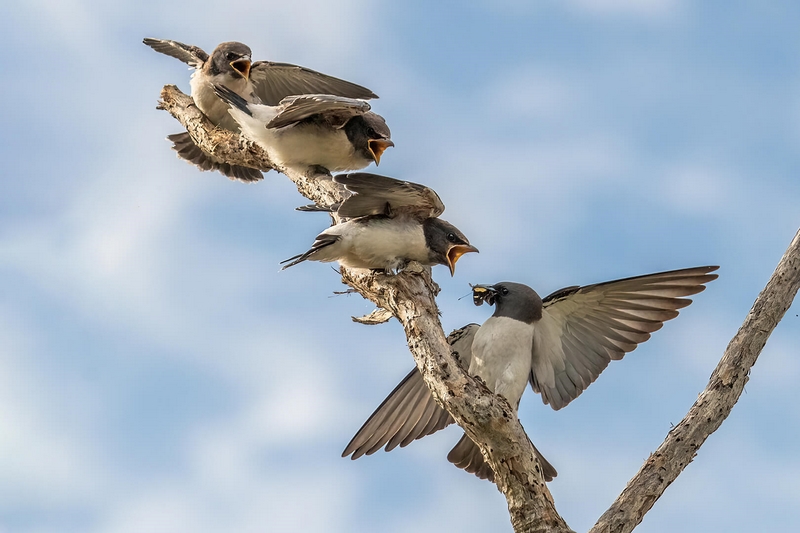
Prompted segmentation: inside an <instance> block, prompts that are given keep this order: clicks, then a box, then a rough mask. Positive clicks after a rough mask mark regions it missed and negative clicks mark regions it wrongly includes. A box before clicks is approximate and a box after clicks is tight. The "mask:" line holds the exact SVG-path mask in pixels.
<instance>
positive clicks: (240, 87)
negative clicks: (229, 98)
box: [189, 70, 254, 131]
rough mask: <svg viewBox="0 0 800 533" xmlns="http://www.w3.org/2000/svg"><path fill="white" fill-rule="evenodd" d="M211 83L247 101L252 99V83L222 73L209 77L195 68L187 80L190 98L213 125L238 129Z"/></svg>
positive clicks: (232, 129)
mask: <svg viewBox="0 0 800 533" xmlns="http://www.w3.org/2000/svg"><path fill="white" fill-rule="evenodd" d="M213 83H217V84H219V85H224V86H226V87H228V88H229V89H230V90H232V91H233V92H235V93H236V94H238V95H239V96H241V97H242V98H244V99H245V100H247V101H248V102H250V101H253V99H254V94H253V86H252V84H251V83H250V82H249V81H248V80H246V79H244V78H233V77H232V76H225V75H222V74H220V75H217V76H215V77H212V78H209V77H208V76H205V75H203V74H202V71H200V70H196V71H195V72H194V73H193V74H192V79H191V80H190V81H189V85H190V86H191V89H192V98H193V99H194V103H195V104H196V105H197V108H198V109H200V111H202V112H203V114H204V115H205V116H207V117H208V119H209V120H210V121H211V122H213V123H214V124H215V125H217V126H219V127H221V128H225V129H227V130H231V131H238V130H239V126H238V124H237V123H236V121H235V120H233V118H232V117H231V115H230V114H229V113H228V104H226V103H225V102H223V101H222V100H221V99H220V98H219V97H218V96H217V95H216V94H215V93H214V87H213V86H212V84H213Z"/></svg>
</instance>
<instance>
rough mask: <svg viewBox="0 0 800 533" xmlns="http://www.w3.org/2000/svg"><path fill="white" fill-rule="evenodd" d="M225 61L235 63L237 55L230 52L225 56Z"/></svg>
mask: <svg viewBox="0 0 800 533" xmlns="http://www.w3.org/2000/svg"><path fill="white" fill-rule="evenodd" d="M225 59H227V60H228V61H233V60H234V59H236V54H234V53H233V52H228V53H227V54H225Z"/></svg>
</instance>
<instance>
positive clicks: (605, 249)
mask: <svg viewBox="0 0 800 533" xmlns="http://www.w3.org/2000/svg"><path fill="white" fill-rule="evenodd" d="M192 5H195V6H197V7H198V9H197V10H196V12H194V13H187V12H186V11H185V6H186V3H184V2H181V3H164V2H115V3H107V2H99V1H81V0H59V1H55V0H37V1H36V2H15V1H12V2H11V3H10V4H7V5H6V6H4V9H3V11H4V12H5V14H4V16H3V17H0V30H2V31H0V43H2V46H3V49H4V50H5V51H6V53H4V54H2V55H0V67H2V74H0V84H2V88H3V94H4V95H5V98H3V99H2V103H0V106H2V113H3V117H4V124H5V127H4V128H2V129H1V130H0V150H2V155H3V160H4V162H5V176H6V177H5V179H4V180H3V185H2V194H0V472H3V475H2V476H0V532H2V533H17V532H20V533H22V532H25V533H28V532H31V533H33V532H36V533H40V532H59V533H69V532H82V533H85V532H90V533H127V532H131V533H132V532H141V531H151V532H185V531H192V532H197V533H206V532H222V531H225V532H228V531H237V532H250V531H309V532H317V531H320V532H321V531H325V532H348V533H352V532H373V531H385V532H401V531H409V530H413V531H419V532H425V531H457V530H461V531H510V530H511V528H510V525H509V523H508V517H507V512H506V507H505V501H504V499H503V497H502V495H501V494H500V493H498V492H497V490H496V489H495V488H494V486H493V485H491V484H489V483H487V482H485V481H480V480H478V479H477V478H474V477H472V476H470V475H468V474H465V473H464V472H462V471H460V470H458V469H456V468H454V467H453V466H452V465H450V464H449V463H448V462H447V461H446V460H445V456H446V454H447V451H448V450H449V449H450V447H451V446H452V445H453V444H454V443H455V442H456V440H457V439H458V436H459V434H458V431H457V429H456V428H451V429H449V430H447V431H443V432H440V433H439V434H437V435H434V436H432V437H428V438H426V439H424V440H422V441H420V442H416V443H414V444H413V445H411V446H409V447H408V448H405V449H402V450H396V451H394V452H392V453H391V454H386V453H383V452H381V453H379V454H376V455H374V456H372V457H367V458H363V459H360V460H358V461H355V462H352V461H350V460H345V459H341V458H340V457H339V454H340V453H341V450H342V449H343V448H344V446H345V444H346V443H347V442H348V441H349V439H350V437H351V436H352V435H353V433H354V432H355V431H356V430H357V429H358V428H359V426H360V425H361V423H362V422H363V421H364V420H365V419H366V417H367V416H368V415H369V414H370V413H371V412H372V410H373V409H374V408H375V407H376V406H377V405H378V404H379V403H380V401H381V400H382V399H383V398H384V396H385V395H386V394H387V393H388V392H389V391H391V390H392V388H393V387H394V386H395V385H396V383H397V382H398V381H399V380H400V379H401V378H402V377H403V376H404V375H405V373H406V372H407V371H408V369H409V368H410V367H411V365H412V364H413V362H412V359H411V356H410V355H409V354H408V352H407V349H406V347H405V343H404V336H403V334H402V331H401V329H400V328H399V326H398V325H397V324H395V323H392V324H388V325H383V326H378V327H365V326H360V325H356V324H354V323H352V322H351V320H350V316H352V315H359V314H364V313H366V312H369V311H370V310H371V307H370V305H368V304H367V303H366V302H365V301H363V300H362V299H361V298H360V297H358V296H334V295H333V294H332V293H333V291H338V290H341V289H343V287H342V285H341V284H340V283H339V278H338V276H337V275H336V274H335V273H334V272H333V271H332V270H331V269H330V267H329V266H327V265H322V264H316V263H314V264H303V265H300V266H298V267H295V268H293V269H291V270H288V271H285V272H278V268H279V265H278V262H279V261H280V260H282V259H285V258H287V257H290V256H292V255H294V254H296V253H299V252H301V251H303V250H305V249H306V248H307V246H308V245H309V244H310V243H311V241H312V240H313V237H314V236H315V235H316V234H317V233H318V232H319V231H321V230H322V229H323V228H324V227H325V225H326V224H327V219H326V218H325V217H324V216H322V215H313V214H306V213H297V212H295V211H293V208H294V207H295V206H297V205H301V204H303V203H305V201H304V199H303V198H301V197H300V196H299V195H298V194H297V193H296V191H295V190H294V188H293V186H292V185H291V184H290V183H289V182H288V180H286V179H285V178H283V177H282V176H279V175H277V174H275V173H270V174H267V175H266V176H265V179H264V180H263V181H262V182H260V183H258V184H256V185H245V184H241V183H237V182H231V181H228V180H226V179H225V178H223V177H222V176H220V175H218V174H211V173H200V172H198V171H196V170H195V169H194V168H193V167H191V166H189V165H187V164H186V163H183V162H182V161H179V160H178V159H177V158H176V157H175V156H174V154H173V153H172V152H171V150H169V145H168V143H167V142H166V141H165V140H164V137H165V136H166V135H167V134H170V133H174V132H177V131H179V130H180V126H179V125H178V124H177V122H175V121H174V120H173V119H172V118H171V117H169V116H168V115H167V114H166V113H164V112H160V111H157V110H156V109H155V105H156V101H157V99H158V94H159V91H160V88H161V86H162V85H164V84H165V83H176V84H178V85H179V86H180V87H181V88H183V89H184V90H185V91H188V75H189V73H188V71H187V70H186V69H185V68H184V65H182V64H180V63H179V62H178V61H176V60H174V59H172V58H169V57H166V56H162V55H160V54H156V53H154V52H153V51H152V50H150V49H149V48H147V47H146V46H144V45H142V44H141V39H142V38H143V37H146V36H149V37H161V38H169V39H176V40H179V41H183V42H186V43H192V44H196V45H199V46H202V47H203V48H205V49H206V50H209V51H210V50H211V49H212V48H213V47H214V46H215V45H216V44H217V43H218V42H221V41H224V40H240V41H243V42H246V43H248V44H249V45H250V46H251V48H252V49H253V54H254V58H256V59H261V58H263V59H273V60H277V61H286V62H292V63H297V64H301V65H305V66H309V67H311V68H315V69H317V70H320V71H323V72H327V73H330V74H333V75H337V76H340V77H343V78H346V79H350V80H352V81H355V82H357V83H361V84H363V85H366V86H368V87H370V88H371V89H373V90H374V91H375V92H377V93H378V94H379V95H381V99H380V100H378V101H376V102H375V103H374V109H375V110H376V111H377V112H379V113H381V114H382V115H383V116H385V117H386V119H387V121H388V123H389V125H390V127H391V128H392V133H393V138H394V141H395V143H396V147H395V148H393V149H391V150H390V151H388V152H387V153H386V154H385V157H384V159H383V163H382V165H381V167H380V169H379V170H380V172H381V173H385V174H387V175H390V176H395V177H398V178H403V179H408V180H412V181H418V182H423V183H426V184H428V185H430V186H432V187H433V188H435V189H436V190H437V191H438V192H439V194H440V196H441V197H442V199H443V201H444V202H445V204H446V205H447V211H446V213H445V218H446V219H447V220H449V221H450V222H453V223H454V224H456V225H457V226H458V227H459V228H460V229H461V230H463V231H464V233H465V234H466V235H467V236H468V237H469V238H470V240H471V242H472V243H473V244H475V245H476V246H478V247H479V248H480V249H481V253H480V254H479V255H475V254H472V255H470V256H466V257H464V258H463V259H462V261H461V262H460V263H459V269H458V272H457V273H456V276H455V277H454V278H452V279H451V278H449V276H448V275H447V272H446V269H444V268H443V267H437V268H435V269H434V277H435V279H436V280H437V281H438V282H439V283H440V284H441V286H442V293H441V295H440V296H439V304H440V307H441V310H442V322H443V324H444V326H445V328H446V329H447V330H448V331H449V330H451V329H453V328H455V327H460V326H461V325H463V324H465V323H467V322H482V321H483V320H485V318H486V317H487V316H488V313H489V312H490V310H489V309H488V308H486V307H482V308H476V307H474V306H473V305H472V304H471V301H470V299H469V298H465V299H461V300H459V297H461V296H463V295H464V294H467V293H468V291H469V287H468V283H492V282H497V281H501V280H513V281H519V282H523V283H527V284H529V285H531V286H533V287H534V288H536V289H537V290H539V292H540V293H542V294H547V293H549V292H551V291H553V290H555V289H558V288H560V287H562V286H566V285H573V284H588V283H593V282H598V281H605V280H610V279H615V278H620V277H626V276H631V275H637V274H644V273H649V272H655V271H660V270H668V269H673V268H681V267H689V266H695V265H702V264H719V265H721V267H722V268H721V269H720V279H719V280H717V281H715V282H714V283H712V284H711V285H710V286H709V288H708V290H707V291H706V292H704V293H702V294H701V295H699V296H697V297H696V298H695V303H694V304H693V305H692V306H691V307H689V308H688V309H687V310H685V311H684V312H683V313H681V316H680V317H679V318H678V319H676V320H674V321H673V322H670V323H668V324H667V325H666V326H665V327H664V329H663V330H662V331H660V332H658V333H656V334H655V335H654V336H653V339H652V340H650V341H648V342H647V343H646V344H644V345H643V346H641V347H640V348H639V349H637V350H636V351H635V352H633V353H632V354H630V355H628V356H627V357H626V358H625V360H623V361H621V362H616V363H613V364H612V365H611V366H610V368H609V369H608V370H606V372H605V373H604V374H603V375H602V376H601V377H600V378H599V379H598V381H597V382H596V383H595V384H594V385H592V387H590V388H589V389H588V390H587V391H586V392H585V393H584V394H583V395H582V396H581V397H580V398H579V399H578V400H576V401H575V402H573V404H571V405H570V406H569V407H568V408H566V409H564V410H562V411H560V412H553V411H551V410H550V409H549V408H547V407H545V406H543V405H542V404H541V401H540V400H539V398H537V397H534V395H532V394H531V393H530V392H528V393H527V394H526V396H525V398H524V399H523V401H522V406H521V412H520V417H521V420H522V422H523V425H524V426H525V427H526V429H527V430H528V433H529V435H530V436H531V438H532V439H533V440H534V442H535V443H536V444H537V446H538V447H539V449H540V450H541V451H542V452H543V453H544V454H545V455H546V457H547V458H548V459H549V460H550V461H551V462H552V463H553V464H554V465H555V466H556V468H557V469H558V471H559V476H558V478H557V479H556V480H555V481H554V482H553V483H551V484H550V489H551V491H552V493H553V495H554V497H555V501H556V504H557V507H558V509H559V511H560V512H561V513H562V514H563V516H564V517H565V519H566V520H567V521H568V523H569V524H570V525H571V526H572V527H573V528H574V529H576V530H578V531H581V530H586V529H587V528H588V527H589V526H591V525H592V524H593V523H594V521H595V520H596V519H597V517H599V515H600V514H601V513H602V512H603V511H604V510H605V509H606V508H607V507H608V505H609V504H610V503H611V501H612V500H613V499H614V498H615V497H616V495H617V494H618V493H619V492H620V491H621V490H622V488H623V487H624V485H625V483H626V482H627V481H628V479H630V477H631V476H633V475H634V474H635V472H636V471H637V470H638V468H639V466H640V465H641V463H642V462H643V461H644V459H645V458H646V457H647V456H648V454H649V453H650V452H651V451H653V450H654V449H655V448H656V447H657V446H658V445H659V444H660V443H661V441H662V439H663V437H664V436H665V435H666V433H667V431H668V430H669V428H670V425H671V424H675V423H677V422H678V421H679V420H680V419H681V418H682V416H683V415H684V414H685V412H686V410H687V409H688V408H689V406H690V405H691V404H692V403H693V402H694V400H695V398H696V396H697V394H698V393H699V392H700V391H701V390H702V389H703V387H705V384H706V382H707V379H708V376H709V375H710V373H711V371H712V370H713V368H714V366H715V365H716V362H717V360H718V359H719V357H720V356H721V354H722V352H723V350H724V349H725V346H726V344H727V342H728V341H729V340H730V338H731V337H732V335H733V334H734V333H735V332H736V330H737V328H738V327H739V325H740V324H741V321H742V320H743V318H744V316H745V314H746V313H747V311H748V310H749V308H750V305H751V304H752V302H753V300H754V298H755V297H756V295H757V294H758V292H759V291H760V290H761V288H762V287H763V285H764V284H765V283H766V281H767V279H768V277H769V275H770V274H771V272H772V270H773V269H774V267H775V265H776V264H777V261H778V259H779V258H780V256H781V254H782V253H783V251H784V250H785V248H786V246H787V245H788V243H789V241H790V240H791V238H792V236H793V235H794V233H795V231H796V230H797V229H798V227H799V226H800V223H799V222H800V155H799V154H800V33H798V31H797V28H798V25H799V24H800V6H798V4H797V3H796V2H789V1H786V2H758V3H757V2H733V3H731V2H704V3H702V5H699V4H697V3H690V2H686V1H682V0H649V1H648V0H639V1H634V0H568V1H561V2H555V1H549V2H548V1H542V2H522V1H519V0H493V1H492V2H473V3H472V4H471V5H470V6H469V7H467V6H465V5H463V3H439V4H437V5H433V3H430V2H402V3H401V2H393V3H390V2H366V1H361V0H349V1H345V2H323V1H311V0H309V1H297V2H292V3H291V5H290V4H289V3H286V2H281V3H275V2H270V1H260V2H230V3H229V7H227V8H222V7H219V6H217V5H216V4H215V3H212V2H207V1H205V0H202V1H198V2H193V3H192ZM798 312H799V311H798V309H797V306H796V305H795V306H794V308H792V309H790V310H789V312H788V313H787V315H786V318H785V319H784V321H783V322H782V323H781V324H780V326H779V327H778V328H777V330H776V331H775V333H774V334H773V336H772V338H771V339H770V341H769V343H768V344H767V347H766V349H765V350H764V352H763V354H762V356H761V359H760V360H759V362H758V364H757V365H756V367H755V368H754V370H753V372H752V374H751V380H750V382H749V383H748V385H747V388H746V392H745V394H744V395H743V396H742V399H741V400H740V402H739V404H738V405H737V406H736V407H735V409H734V411H733V413H732V415H731V417H730V418H729V419H728V420H727V421H726V422H725V424H724V425H723V426H722V428H721V429H720V430H719V431H718V432H717V433H716V434H714V435H713V436H712V437H711V438H710V439H709V440H708V442H707V443H706V444H705V445H704V446H703V448H702V449H701V450H700V453H699V455H698V456H697V458H696V459H695V461H694V462H693V463H692V464H690V465H689V467H688V468H687V469H686V471H685V472H684V473H683V474H682V475H681V476H680V477H679V478H678V480H677V481H676V482H675V483H674V484H673V485H672V486H670V487H669V489H668V490H667V492H666V493H665V495H664V496H663V498H662V499H661V500H660V501H659V502H658V503H657V504H656V506H655V508H654V509H653V510H652V511H651V512H650V513H649V514H648V515H647V516H646V517H645V519H644V522H643V523H642V525H641V526H640V527H639V528H638V529H637V531H642V532H650V533H654V532H672V531H675V529H676V525H679V527H680V529H681V530H682V531H712V532H713V531H726V532H731V531H734V532H735V531H752V530H756V529H758V530H764V531H787V530H790V529H791V528H792V527H793V526H796V524H797V523H800V507H798V506H797V502H798V501H799V500H800V482H799V481H798V479H800V458H798V454H797V453H796V448H797V446H796V443H797V441H798V438H800V411H798V409H797V407H796V405H798V404H800V392H798V388H797V386H796V383H797V382H798V379H800V359H798V355H800V354H799V353H798V341H800V319H798V317H797V315H798Z"/></svg>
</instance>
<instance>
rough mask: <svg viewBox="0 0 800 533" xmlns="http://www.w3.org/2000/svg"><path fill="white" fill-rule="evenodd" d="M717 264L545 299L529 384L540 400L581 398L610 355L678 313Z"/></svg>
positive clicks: (556, 403) (558, 404)
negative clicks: (539, 396)
mask: <svg viewBox="0 0 800 533" xmlns="http://www.w3.org/2000/svg"><path fill="white" fill-rule="evenodd" d="M717 268H719V267H716V266H705V267H696V268H688V269H684V270H674V271H670V272H661V273H658V274H649V275H646V276H637V277H634V278H626V279H621V280H617V281H610V282H606V283H599V284H596V285H587V286H585V287H570V288H567V289H562V290H560V291H556V292H554V293H553V294H551V295H550V296H548V297H546V298H545V299H544V300H543V304H544V308H543V312H542V319H541V320H540V321H538V322H537V323H536V326H535V327H534V339H533V353H532V364H531V373H530V378H529V380H530V383H531V387H532V388H533V390H534V391H536V392H539V393H541V395H542V401H544V403H545V404H549V405H550V406H551V407H552V408H553V409H561V408H562V407H564V406H565V405H567V404H568V403H569V402H571V401H572V400H574V399H575V398H577V397H578V396H579V395H580V394H581V392H583V391H584V390H585V389H586V387H588V386H589V385H590V384H591V383H592V382H593V381H594V380H595V379H597V376H599V375H600V373H601V372H602V371H603V370H604V369H605V368H606V366H608V363H609V362H610V361H611V360H612V359H622V357H623V356H624V355H625V354H626V353H627V352H630V351H632V350H634V349H635V348H636V346H637V345H638V344H639V343H642V342H644V341H646V340H647V339H649V338H650V333H652V332H654V331H656V330H658V329H661V327H662V326H663V325H664V322H666V321H667V320H670V319H673V318H675V317H676V316H678V309H681V308H683V307H686V306H687V305H689V304H690V303H692V301H691V300H689V299H687V298H683V297H684V296H690V295H692V294H697V293H699V292H701V291H703V290H704V289H705V287H704V286H703V285H704V284H705V283H708V282H710V281H712V280H714V279H716V278H717V275H716V274H711V273H710V272H713V271H714V270H717Z"/></svg>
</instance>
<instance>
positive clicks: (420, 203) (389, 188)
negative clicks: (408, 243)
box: [333, 172, 444, 219]
mask: <svg viewBox="0 0 800 533" xmlns="http://www.w3.org/2000/svg"><path fill="white" fill-rule="evenodd" d="M333 179H334V181H335V182H336V183H341V184H342V185H344V186H345V188H347V190H348V191H351V192H353V193H355V194H354V195H353V196H350V197H349V198H347V199H346V200H345V201H344V202H342V205H341V206H340V207H339V209H338V210H337V212H338V213H339V216H343V217H348V218H351V217H361V216H367V215H381V214H387V215H388V214H391V213H398V212H401V211H406V212H412V213H413V214H414V215H415V216H417V217H418V218H421V219H425V218H433V217H438V216H439V215H441V214H442V213H443V212H444V204H443V203H442V200H441V199H440V198H439V195H438V194H436V191H434V190H433V189H430V188H428V187H425V186H424V185H420V184H418V183H412V182H410V181H401V180H397V179H394V178H389V177H386V176H379V175H377V174H370V173H368V172H353V173H351V174H339V175H337V176H334V178H333Z"/></svg>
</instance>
